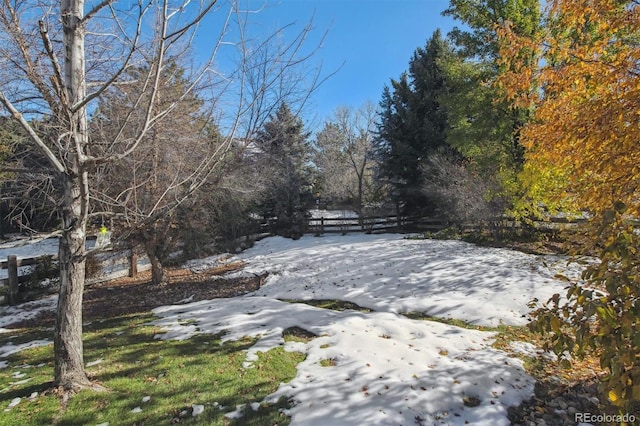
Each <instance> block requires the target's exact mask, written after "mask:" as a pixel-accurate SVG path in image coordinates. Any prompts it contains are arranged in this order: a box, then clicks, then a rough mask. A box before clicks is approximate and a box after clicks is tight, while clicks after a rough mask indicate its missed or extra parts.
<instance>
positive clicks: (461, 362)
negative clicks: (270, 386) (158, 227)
mask: <svg viewBox="0 0 640 426" xmlns="http://www.w3.org/2000/svg"><path fill="white" fill-rule="evenodd" d="M229 261H243V262H244V263H245V264H246V267H245V270H244V271H243V272H242V273H244V274H247V275H249V274H261V273H263V272H265V271H268V272H269V273H270V275H269V277H268V278H267V280H266V281H265V284H264V286H263V287H262V288H261V289H260V290H259V291H256V292H254V293H252V294H249V295H245V296H243V297H237V298H233V299H216V300H212V301H199V302H195V303H190V304H183V305H175V306H165V307H161V308H157V309H155V310H154V312H155V314H156V315H158V316H159V317H160V319H159V320H157V321H155V322H154V324H155V325H158V326H161V327H163V328H164V330H165V333H164V334H161V335H158V336H157V337H158V338H163V339H187V338H189V337H191V336H193V335H194V334H196V333H212V334H218V333H223V336H224V337H223V341H228V340H237V339H241V338H243V337H245V336H251V337H254V338H256V339H257V341H256V343H255V344H254V345H253V346H252V347H251V348H250V349H249V350H248V351H247V354H246V362H245V364H244V366H245V368H252V367H253V363H254V362H255V361H256V360H257V355H258V353H259V352H265V351H268V350H269V349H272V348H274V347H277V346H283V347H284V348H285V350H289V351H301V352H303V353H305V354H306V359H305V360H304V361H303V362H302V363H300V364H299V365H298V367H297V375H296V377H295V378H294V379H293V380H292V381H290V382H289V383H283V384H281V385H280V387H279V388H278V390H277V391H276V392H275V393H274V394H272V395H269V396H268V397H267V398H266V399H265V401H264V402H266V403H270V402H275V401H276V400H278V398H279V397H282V396H286V397H289V398H292V400H293V401H294V402H295V404H294V406H293V407H292V408H291V409H290V410H287V414H288V415H290V416H291V417H292V425H326V424H335V425H345V426H348V425H360V424H371V425H383V424H384V425H386V424H414V423H416V421H418V419H420V422H423V423H424V424H448V425H463V424H490V423H491V424H496V425H506V424H509V421H508V419H507V409H508V407H509V406H513V405H518V404H519V403H520V402H521V401H522V400H524V399H528V398H529V397H531V396H532V395H533V385H534V380H533V379H532V378H531V377H530V376H528V375H527V374H526V372H525V371H524V369H523V366H522V362H521V361H520V360H519V359H516V358H512V357H511V356H510V355H509V354H507V353H505V352H503V351H500V350H497V349H494V348H492V347H491V343H492V341H493V337H494V333H491V332H484V331H478V330H471V329H466V328H460V327H456V326H452V325H446V324H442V323H439V322H434V321H420V320H411V319H409V318H407V317H405V316H403V315H401V313H403V312H411V311H419V312H425V313H427V314H429V315H432V316H438V317H447V318H457V319H462V320H465V321H468V322H470V323H472V324H478V325H488V326H495V325H498V324H501V323H505V324H515V325H521V324H525V323H526V322H527V312H528V308H527V303H528V302H529V301H530V300H531V299H532V298H534V297H537V298H538V299H540V300H546V298H548V297H550V296H551V295H552V294H553V293H555V292H562V290H563V288H564V285H565V283H564V282H561V281H558V280H556V279H554V275H555V274H556V273H557V272H558V271H562V270H564V269H567V268H566V266H564V263H565V260H564V259H562V258H552V257H547V258H541V257H539V256H533V255H528V254H523V253H519V252H514V251H510V250H502V249H489V248H480V247H476V246H473V245H471V244H467V243H463V242H459V241H435V240H417V239H416V240H412V239H405V238H404V237H403V236H400V235H377V236H376V235H349V236H331V237H323V238H316V237H303V238H301V239H300V240H297V241H293V240H288V239H283V238H277V237H275V238H268V239H265V240H262V241H260V242H258V243H256V245H255V246H254V247H253V248H251V249H249V250H247V251H245V252H244V253H242V254H240V255H238V256H236V257H234V258H231V259H229ZM205 263H206V262H205ZM569 272H570V271H569ZM236 274H237V273H236ZM300 299H341V300H347V301H350V302H353V303H356V304H358V305H360V306H363V307H368V308H371V309H372V310H373V312H369V313H365V312H360V311H354V310H345V311H343V312H338V311H332V310H327V309H321V308H317V307H313V306H310V305H307V304H303V303H289V302H286V301H284V300H300ZM293 326H297V327H301V328H303V329H305V330H308V331H310V332H312V333H314V334H316V335H317V336H318V337H317V338H314V339H312V340H310V341H309V342H308V343H300V342H289V343H285V342H284V339H283V336H282V333H283V331H284V330H285V329H287V328H289V327H293ZM517 349H520V350H522V351H524V352H527V351H528V352H527V353H529V354H533V349H532V348H531V347H530V346H528V345H523V344H517V345H516V350H517ZM470 401H473V402H475V404H474V403H471V402H470ZM476 404H477V406H475V405H476ZM243 410H244V408H241V409H239V408H237V409H236V410H235V411H233V412H231V413H227V414H226V416H227V417H233V418H236V417H237V416H240V415H241V414H242V412H243Z"/></svg>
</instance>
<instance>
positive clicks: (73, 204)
mask: <svg viewBox="0 0 640 426" xmlns="http://www.w3.org/2000/svg"><path fill="white" fill-rule="evenodd" d="M60 6H61V10H62V25H63V33H64V46H65V58H64V85H65V94H66V99H65V97H63V98H62V101H63V102H65V101H66V102H68V104H67V105H66V109H67V110H68V111H69V112H70V114H69V115H68V116H67V117H64V118H63V120H62V123H61V124H63V123H64V127H66V128H68V129H69V130H68V132H67V134H66V136H65V137H64V138H62V139H61V140H62V141H64V143H65V144H66V146H67V149H68V152H67V155H66V158H65V159H64V160H65V165H64V168H65V171H64V172H63V174H62V181H63V182H62V186H63V200H62V221H63V230H62V238H61V239H60V247H59V252H58V260H59V262H60V293H59V296H58V306H57V311H56V326H55V335H54V342H53V343H54V354H55V355H54V356H55V362H54V370H55V385H57V386H61V387H62V388H63V389H65V390H67V391H77V390H80V389H82V388H85V387H88V386H91V382H90V381H89V379H88V378H87V375H86V372H85V370H84V358H83V345H82V293H83V291H84V280H85V241H86V226H87V215H88V210H89V182H88V174H87V171H86V170H85V166H84V164H83V158H84V155H85V153H86V149H87V145H88V141H89V138H88V130H87V129H88V126H87V112H86V107H85V106H82V107H79V108H78V109H75V108H73V105H76V104H77V103H79V102H82V101H83V100H84V98H85V97H86V81H85V75H86V73H85V56H84V55H85V52H84V38H85V32H86V29H85V28H84V25H83V24H82V17H83V15H84V0H62V1H61V5H60ZM61 130H62V128H61Z"/></svg>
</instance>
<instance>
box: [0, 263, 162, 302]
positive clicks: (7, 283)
mask: <svg viewBox="0 0 640 426" xmlns="http://www.w3.org/2000/svg"><path fill="white" fill-rule="evenodd" d="M93 256H94V260H93V263H94V265H95V266H94V267H93V268H92V269H93V270H92V272H91V273H90V274H89V271H88V269H89V268H87V273H88V276H87V279H86V283H87V284H96V283H100V282H104V281H108V280H111V279H115V278H120V277H126V276H130V277H135V276H136V274H137V272H141V271H146V270H148V269H150V264H149V260H148V259H147V257H146V256H138V255H137V254H135V253H133V252H127V251H121V252H114V251H103V252H97V253H94V255H93ZM45 261H53V262H56V261H57V256H56V255H40V256H34V257H28V258H18V257H17V256H15V255H9V256H7V259H6V260H1V261H0V270H3V269H5V270H7V278H0V304H6V303H9V304H12V305H13V304H16V303H19V302H21V301H22V299H23V295H24V294H23V293H24V292H23V287H24V286H21V285H20V284H24V283H27V282H29V281H30V280H31V278H32V275H33V272H34V271H33V270H28V269H27V270H25V268H24V267H25V266H34V265H39V264H41V263H43V262H45Z"/></svg>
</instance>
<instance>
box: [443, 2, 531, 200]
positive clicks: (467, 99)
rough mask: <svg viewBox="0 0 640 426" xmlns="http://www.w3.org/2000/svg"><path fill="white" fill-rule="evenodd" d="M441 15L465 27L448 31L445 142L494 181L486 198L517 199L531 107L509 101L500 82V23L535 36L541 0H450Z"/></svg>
mask: <svg viewBox="0 0 640 426" xmlns="http://www.w3.org/2000/svg"><path fill="white" fill-rule="evenodd" d="M443 14H444V15H445V16H452V17H454V18H456V19H458V20H460V21H462V22H463V23H464V24H465V25H466V26H467V28H465V29H460V28H454V29H453V30H452V31H451V32H450V33H449V34H448V36H449V38H450V39H451V40H452V41H453V43H454V45H455V47H456V55H449V56H448V57H446V58H444V60H443V63H442V66H443V68H444V69H445V74H446V76H447V86H448V87H449V91H448V93H447V95H446V96H444V97H443V98H442V99H441V102H442V103H443V104H444V105H445V106H446V108H447V111H448V112H449V124H450V125H449V129H448V131H447V141H448V143H449V144H450V145H451V146H452V147H454V148H455V149H456V150H457V151H458V152H460V153H461V154H462V155H463V156H464V157H465V158H466V159H467V160H468V162H469V163H468V166H470V167H472V168H473V169H474V172H475V173H478V174H479V176H480V177H481V178H482V179H484V180H485V181H486V182H491V183H492V184H491V185H490V186H491V189H490V192H491V193H490V194H485V196H487V197H488V198H491V199H495V200H496V201H498V200H500V199H502V200H503V202H508V203H514V202H516V200H517V197H518V195H519V187H518V184H517V175H518V173H519V172H520V171H521V169H522V164H523V162H524V159H523V154H524V148H523V147H522V144H521V143H520V140H519V138H520V134H519V131H520V128H521V127H522V125H523V124H524V123H526V122H527V120H528V119H529V111H528V109H527V108H520V107H518V106H517V105H515V104H514V102H512V101H511V100H509V99H507V98H506V97H505V96H504V94H503V93H502V90H501V88H500V87H499V86H498V85H497V84H496V82H497V80H498V78H499V76H500V75H501V73H502V72H503V71H504V70H505V69H504V68H503V67H501V66H500V65H499V63H498V58H499V43H498V34H497V31H496V28H497V27H496V25H500V24H501V23H504V22H507V21H508V22H510V25H511V27H512V28H513V29H514V31H516V32H517V33H518V34H522V35H525V34H526V35H532V34H535V32H536V31H537V30H538V28H539V21H540V11H539V1H538V0H486V1H473V0H451V2H450V6H449V8H448V9H447V10H445V11H444V12H443ZM496 184H497V185H496Z"/></svg>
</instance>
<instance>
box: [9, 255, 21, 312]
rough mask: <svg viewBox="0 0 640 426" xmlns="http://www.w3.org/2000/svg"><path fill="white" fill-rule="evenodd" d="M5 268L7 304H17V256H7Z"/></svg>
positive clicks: (18, 297)
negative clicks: (6, 271)
mask: <svg viewBox="0 0 640 426" xmlns="http://www.w3.org/2000/svg"><path fill="white" fill-rule="evenodd" d="M7 269H8V270H9V304H10V305H17V304H18V302H19V299H20V295H19V294H18V291H19V287H18V257H17V256H16V255H15V254H11V255H9V256H7Z"/></svg>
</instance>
